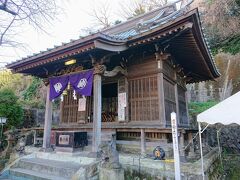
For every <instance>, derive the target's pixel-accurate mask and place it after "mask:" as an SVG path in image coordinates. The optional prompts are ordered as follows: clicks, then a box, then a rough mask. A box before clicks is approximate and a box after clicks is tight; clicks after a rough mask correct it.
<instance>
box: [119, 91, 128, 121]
mask: <svg viewBox="0 0 240 180" xmlns="http://www.w3.org/2000/svg"><path fill="white" fill-rule="evenodd" d="M126 106H127V95H126V93H125V92H124V93H118V121H125V108H126Z"/></svg>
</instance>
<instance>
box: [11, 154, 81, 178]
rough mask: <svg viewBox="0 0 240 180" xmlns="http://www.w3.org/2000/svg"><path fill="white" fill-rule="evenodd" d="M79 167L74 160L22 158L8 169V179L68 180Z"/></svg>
mask: <svg viewBox="0 0 240 180" xmlns="http://www.w3.org/2000/svg"><path fill="white" fill-rule="evenodd" d="M80 167H81V165H80V164H77V163H74V162H64V161H55V160H49V159H40V158H23V159H20V160H19V161H18V162H17V163H16V164H15V165H13V166H12V167H11V168H10V169H9V177H8V178H9V179H13V180H22V179H26V180H27V179H29V180H30V179H31V180H69V179H71V178H72V176H73V175H74V174H75V173H76V172H77V171H78V169H79V168H80Z"/></svg>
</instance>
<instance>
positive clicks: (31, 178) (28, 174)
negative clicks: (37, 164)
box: [9, 168, 69, 180]
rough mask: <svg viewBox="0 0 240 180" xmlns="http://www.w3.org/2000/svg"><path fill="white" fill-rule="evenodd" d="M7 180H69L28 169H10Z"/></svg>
mask: <svg viewBox="0 0 240 180" xmlns="http://www.w3.org/2000/svg"><path fill="white" fill-rule="evenodd" d="M9 179H11V180H69V178H63V177H61V176H54V175H52V174H46V173H42V172H38V171H33V170H29V169H22V168H13V169H10V172H9Z"/></svg>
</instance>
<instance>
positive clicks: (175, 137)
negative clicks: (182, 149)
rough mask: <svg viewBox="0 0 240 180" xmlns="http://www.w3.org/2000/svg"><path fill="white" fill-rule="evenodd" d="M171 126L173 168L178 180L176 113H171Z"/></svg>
mask: <svg viewBox="0 0 240 180" xmlns="http://www.w3.org/2000/svg"><path fill="white" fill-rule="evenodd" d="M171 125H172V139H173V153H174V167H175V179H176V180H180V179H181V174H180V158H179V148H178V128H177V117H176V113H175V112H172V113H171Z"/></svg>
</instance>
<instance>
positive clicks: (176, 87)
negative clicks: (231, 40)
mask: <svg viewBox="0 0 240 180" xmlns="http://www.w3.org/2000/svg"><path fill="white" fill-rule="evenodd" d="M174 91H175V103H176V114H177V122H178V126H179V125H180V117H179V116H180V114H179V103H178V84H177V83H176V84H175V85H174Z"/></svg>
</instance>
